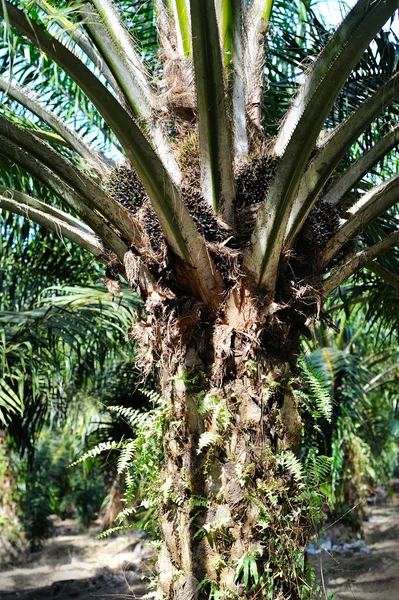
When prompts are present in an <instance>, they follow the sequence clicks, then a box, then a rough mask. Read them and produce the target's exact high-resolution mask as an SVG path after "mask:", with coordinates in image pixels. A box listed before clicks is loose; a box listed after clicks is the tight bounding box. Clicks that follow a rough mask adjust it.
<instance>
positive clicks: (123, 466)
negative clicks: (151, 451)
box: [118, 440, 137, 475]
mask: <svg viewBox="0 0 399 600" xmlns="http://www.w3.org/2000/svg"><path fill="white" fill-rule="evenodd" d="M136 448H137V441H136V440H129V441H128V443H127V444H126V445H125V447H124V448H122V450H121V453H120V455H119V458H118V473H119V474H120V475H121V474H122V473H124V472H125V471H127V470H128V469H129V467H130V466H131V464H132V462H133V455H134V452H135V450H136Z"/></svg>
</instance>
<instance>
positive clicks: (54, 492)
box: [15, 429, 104, 550]
mask: <svg viewBox="0 0 399 600" xmlns="http://www.w3.org/2000/svg"><path fill="white" fill-rule="evenodd" d="M73 453H74V442H73V438H71V437H69V439H68V437H67V436H66V435H65V433H64V432H63V431H62V430H61V431H60V430H58V431H57V430H55V431H54V430H53V431H52V430H49V429H47V430H44V431H43V432H42V434H41V436H40V437H39V439H38V441H37V443H36V448H35V454H34V457H33V460H32V461H30V460H28V459H26V458H25V459H23V460H21V459H18V457H15V460H16V462H17V464H18V467H17V469H18V470H17V473H18V484H17V488H16V494H17V500H18V504H19V506H20V509H21V521H22V523H23V525H24V529H25V531H26V535H27V539H28V540H29V542H30V544H31V548H32V549H34V550H35V549H38V548H40V547H41V546H42V544H43V542H44V541H45V539H47V538H48V537H50V536H51V535H52V533H53V521H52V520H51V519H50V518H49V517H50V516H51V515H56V516H58V517H59V518H60V519H65V518H66V517H69V518H75V519H77V523H78V527H79V528H80V529H85V528H87V527H88V526H89V525H90V524H91V523H92V522H93V521H94V520H95V518H96V517H97V515H98V513H99V510H100V507H101V504H102V501H103V496H104V472H103V471H102V469H101V465H99V464H98V463H96V462H94V461H87V462H86V464H85V465H83V466H82V468H80V469H77V470H74V471H72V470H68V469H67V465H68V463H69V462H70V459H71V457H72V456H73Z"/></svg>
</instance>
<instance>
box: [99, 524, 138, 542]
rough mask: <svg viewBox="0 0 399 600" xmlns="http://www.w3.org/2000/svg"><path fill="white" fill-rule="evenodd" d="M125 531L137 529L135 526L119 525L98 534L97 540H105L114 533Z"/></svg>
mask: <svg viewBox="0 0 399 600" xmlns="http://www.w3.org/2000/svg"><path fill="white" fill-rule="evenodd" d="M125 529H137V525H119V526H118V527H111V528H110V529H107V530H106V531H103V532H102V533H100V534H99V535H98V536H97V539H98V540H102V539H103V538H106V537H108V536H110V535H113V534H114V533H117V532H118V531H123V530H125Z"/></svg>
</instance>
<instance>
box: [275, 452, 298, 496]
mask: <svg viewBox="0 0 399 600" xmlns="http://www.w3.org/2000/svg"><path fill="white" fill-rule="evenodd" d="M277 463H278V464H280V465H281V466H282V467H284V468H285V469H287V471H289V472H290V473H291V475H292V477H293V478H294V480H295V481H296V483H297V484H298V486H299V487H303V485H304V479H305V475H304V471H303V465H302V463H301V461H300V460H299V458H297V457H296V456H295V454H294V453H293V452H292V451H291V450H287V451H286V452H284V453H283V454H281V455H280V456H279V458H278V459H277Z"/></svg>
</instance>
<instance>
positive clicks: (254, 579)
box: [235, 546, 267, 592]
mask: <svg viewBox="0 0 399 600" xmlns="http://www.w3.org/2000/svg"><path fill="white" fill-rule="evenodd" d="M262 554H263V550H262V549H261V548H257V547H256V546H255V547H254V548H252V550H251V551H248V552H245V553H244V554H243V555H242V556H241V558H240V559H239V560H238V561H237V568H236V577H235V578H236V581H238V580H240V579H241V578H242V581H243V583H244V588H245V590H246V591H248V592H251V591H253V590H255V589H256V587H257V586H258V585H259V584H263V583H264V582H265V578H266V576H267V573H266V572H265V570H264V571H263V575H262V576H261V577H259V571H258V565H257V559H258V558H260V557H261V556H262Z"/></svg>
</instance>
